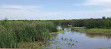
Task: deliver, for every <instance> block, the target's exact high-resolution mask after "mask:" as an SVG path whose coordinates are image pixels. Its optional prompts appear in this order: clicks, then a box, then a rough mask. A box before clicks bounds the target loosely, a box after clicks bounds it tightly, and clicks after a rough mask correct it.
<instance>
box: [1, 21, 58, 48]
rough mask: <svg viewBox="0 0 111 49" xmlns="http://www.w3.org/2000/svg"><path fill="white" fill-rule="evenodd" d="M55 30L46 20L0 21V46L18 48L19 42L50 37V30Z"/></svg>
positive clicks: (42, 39)
mask: <svg viewBox="0 0 111 49" xmlns="http://www.w3.org/2000/svg"><path fill="white" fill-rule="evenodd" d="M55 31H57V28H56V26H55V25H54V24H53V23H52V22H48V21H6V20H5V21H0V48H18V47H19V45H18V43H19V42H35V41H44V40H48V39H50V35H49V33H50V32H55Z"/></svg>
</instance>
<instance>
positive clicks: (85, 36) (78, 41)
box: [50, 26, 111, 49]
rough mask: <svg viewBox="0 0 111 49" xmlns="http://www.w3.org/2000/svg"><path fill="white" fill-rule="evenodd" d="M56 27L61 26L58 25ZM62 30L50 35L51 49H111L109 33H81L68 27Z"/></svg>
mask: <svg viewBox="0 0 111 49" xmlns="http://www.w3.org/2000/svg"><path fill="white" fill-rule="evenodd" d="M58 29H62V28H61V27H60V26H59V27H58ZM64 30H65V32H64V33H59V34H56V35H52V36H53V40H52V42H50V45H51V46H52V47H53V48H52V49H111V35H109V34H91V33H81V32H75V31H71V29H68V28H64Z"/></svg>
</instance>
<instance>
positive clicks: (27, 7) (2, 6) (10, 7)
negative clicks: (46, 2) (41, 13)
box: [1, 5, 40, 9]
mask: <svg viewBox="0 0 111 49" xmlns="http://www.w3.org/2000/svg"><path fill="white" fill-rule="evenodd" d="M1 8H5V9H35V8H40V6H22V5H1Z"/></svg>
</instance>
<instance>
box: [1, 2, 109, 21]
mask: <svg viewBox="0 0 111 49" xmlns="http://www.w3.org/2000/svg"><path fill="white" fill-rule="evenodd" d="M102 16H106V17H110V16H111V0H0V19H4V18H8V19H11V20H18V19H20V20H21V19H29V20H32V19H33V20H52V19H54V20H57V19H85V18H101V17H102Z"/></svg>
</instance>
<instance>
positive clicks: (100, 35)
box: [86, 33, 111, 39]
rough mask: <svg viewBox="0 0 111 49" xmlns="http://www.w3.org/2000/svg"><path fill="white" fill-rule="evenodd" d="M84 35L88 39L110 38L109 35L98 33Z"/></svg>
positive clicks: (110, 35)
mask: <svg viewBox="0 0 111 49" xmlns="http://www.w3.org/2000/svg"><path fill="white" fill-rule="evenodd" d="M86 35H87V36H88V37H90V38H94V37H99V38H101V37H105V38H107V39H110V38H111V34H99V33H86Z"/></svg>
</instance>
